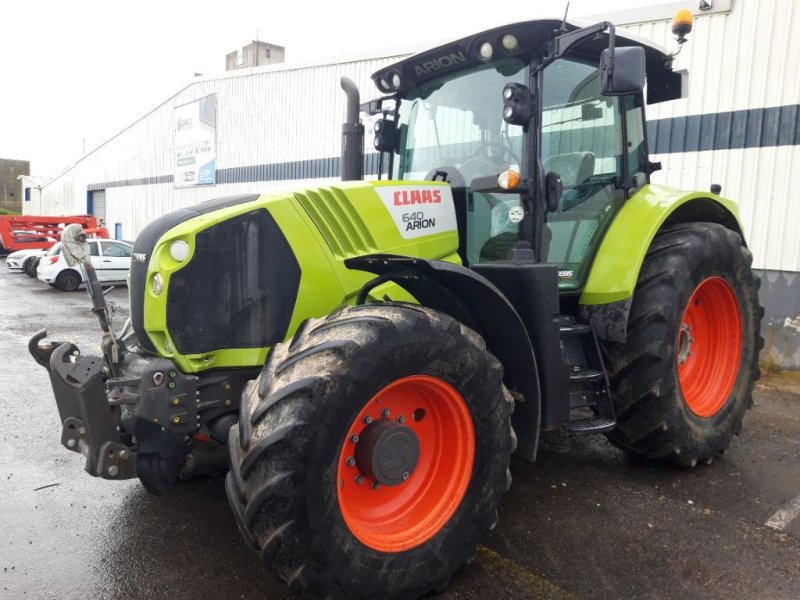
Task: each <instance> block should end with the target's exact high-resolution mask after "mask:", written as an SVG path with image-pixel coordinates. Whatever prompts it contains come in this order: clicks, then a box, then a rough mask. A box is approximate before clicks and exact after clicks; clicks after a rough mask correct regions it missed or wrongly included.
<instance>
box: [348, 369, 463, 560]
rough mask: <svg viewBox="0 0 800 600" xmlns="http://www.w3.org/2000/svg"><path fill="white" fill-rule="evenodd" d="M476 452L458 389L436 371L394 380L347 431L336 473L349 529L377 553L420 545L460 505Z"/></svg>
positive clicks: (368, 404) (443, 523) (434, 533)
mask: <svg viewBox="0 0 800 600" xmlns="http://www.w3.org/2000/svg"><path fill="white" fill-rule="evenodd" d="M415 440H416V443H417V446H416V448H417V452H416V457H417V458H416V461H414V460H413V457H414V454H415V453H414V441H415ZM474 458H475V429H474V427H473V423H472V417H471V416H470V412H469V409H468V408H467V405H466V402H465V401H464V398H463V397H462V396H461V394H459V393H458V392H457V391H456V390H455V389H454V388H453V387H452V386H451V385H450V384H448V383H447V382H445V381H443V380H441V379H439V378H437V377H430V376H426V375H413V376H410V377H404V378H402V379H397V380H396V381H394V382H392V383H390V384H389V385H387V386H386V387H384V388H383V389H382V390H381V391H379V392H378V393H377V394H375V396H373V397H372V398H370V400H369V402H367V403H366V404H365V405H364V407H363V408H362V409H361V411H360V412H359V413H358V415H357V416H356V418H355V419H354V420H353V422H352V424H351V425H350V428H349V429H348V431H347V435H346V438H345V440H344V445H343V447H342V451H341V453H340V455H339V462H338V466H337V472H336V474H337V477H336V480H337V496H338V500H339V508H340V510H341V512H342V516H343V517H344V521H345V523H346V524H347V527H348V528H349V529H350V531H351V533H352V534H353V535H354V536H355V537H356V538H358V540H359V541H360V542H362V543H363V544H364V545H366V546H368V547H370V548H373V549H374V550H378V551H380V552H401V551H403V550H408V549H409V548H414V547H415V546H419V545H420V544H423V543H425V542H426V541H428V540H429V539H431V538H432V537H434V536H435V535H436V534H437V533H438V532H439V531H440V530H441V529H442V527H444V525H445V523H447V521H448V520H449V519H450V517H452V516H453V513H455V511H456V509H457V508H458V506H459V505H460V504H461V500H462V499H463V498H464V494H465V493H466V491H467V487H468V485H469V482H470V479H471V478H472V465H473V462H474ZM412 463H413V464H412ZM373 466H374V467H375V468H374V469H373V468H372V467H373ZM401 472H402V478H401V479H398V474H399V473H401ZM381 479H383V480H384V481H390V483H388V484H387V483H381V482H380V480H381Z"/></svg>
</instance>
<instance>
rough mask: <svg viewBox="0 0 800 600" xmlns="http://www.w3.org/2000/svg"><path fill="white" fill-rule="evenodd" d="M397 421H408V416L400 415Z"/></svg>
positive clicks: (401, 422)
mask: <svg viewBox="0 0 800 600" xmlns="http://www.w3.org/2000/svg"><path fill="white" fill-rule="evenodd" d="M397 422H398V423H400V424H403V423H405V422H406V418H405V417H404V416H403V415H400V416H399V417H397Z"/></svg>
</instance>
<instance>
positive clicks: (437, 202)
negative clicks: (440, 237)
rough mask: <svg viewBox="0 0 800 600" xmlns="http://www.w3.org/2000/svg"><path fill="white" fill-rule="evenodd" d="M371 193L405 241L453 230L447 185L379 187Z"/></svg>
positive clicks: (451, 207)
mask: <svg viewBox="0 0 800 600" xmlns="http://www.w3.org/2000/svg"><path fill="white" fill-rule="evenodd" d="M375 191H376V192H377V193H378V196H380V198H381V200H383V204H384V206H386V208H387V209H388V210H389V214H391V215H392V219H394V223H395V225H397V230H398V231H399V232H400V235H401V236H403V238H405V239H411V238H417V237H421V236H423V235H431V234H433V233H445V232H449V231H455V230H456V211H455V207H454V206H453V194H452V192H451V191H450V187H449V186H439V185H437V186H419V185H415V186H410V185H407V186H385V187H384V186H381V187H376V188H375Z"/></svg>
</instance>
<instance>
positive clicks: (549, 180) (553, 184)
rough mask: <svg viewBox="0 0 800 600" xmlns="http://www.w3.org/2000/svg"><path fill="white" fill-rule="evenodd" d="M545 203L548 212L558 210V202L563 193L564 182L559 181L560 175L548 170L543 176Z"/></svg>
mask: <svg viewBox="0 0 800 600" xmlns="http://www.w3.org/2000/svg"><path fill="white" fill-rule="evenodd" d="M544 187H545V203H546V204H547V211H548V212H555V211H556V210H558V203H559V202H560V201H561V194H563V193H564V184H562V183H561V175H559V174H558V173H555V172H553V171H550V172H549V173H548V174H547V175H545V176H544Z"/></svg>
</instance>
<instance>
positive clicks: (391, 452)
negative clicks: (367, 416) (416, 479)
mask: <svg viewBox="0 0 800 600" xmlns="http://www.w3.org/2000/svg"><path fill="white" fill-rule="evenodd" d="M355 455H356V456H355V459H356V465H357V466H358V470H359V471H361V473H363V474H364V475H365V476H366V477H369V478H371V479H373V480H374V481H377V482H378V483H380V484H381V485H388V486H394V485H400V484H401V483H403V482H404V481H406V480H407V479H408V478H409V477H410V476H411V473H413V472H414V469H415V468H416V466H417V462H418V460H419V440H418V439H417V435H416V434H415V433H414V431H412V430H411V429H410V428H408V427H406V426H405V425H401V424H399V423H397V422H395V421H390V420H389V419H378V420H377V421H373V422H372V423H370V424H369V425H367V426H366V427H365V428H364V431H362V432H361V434H360V435H359V441H358V443H357V444H356V451H355Z"/></svg>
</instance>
